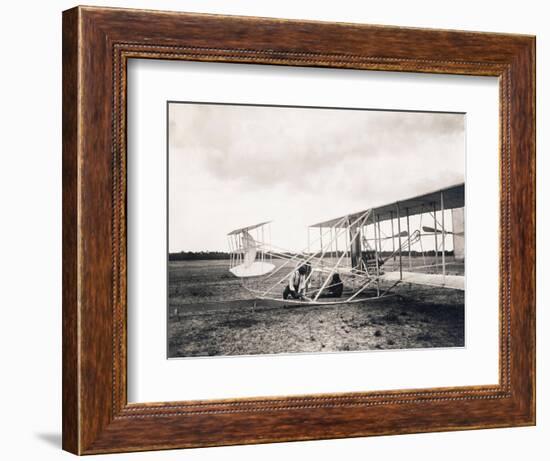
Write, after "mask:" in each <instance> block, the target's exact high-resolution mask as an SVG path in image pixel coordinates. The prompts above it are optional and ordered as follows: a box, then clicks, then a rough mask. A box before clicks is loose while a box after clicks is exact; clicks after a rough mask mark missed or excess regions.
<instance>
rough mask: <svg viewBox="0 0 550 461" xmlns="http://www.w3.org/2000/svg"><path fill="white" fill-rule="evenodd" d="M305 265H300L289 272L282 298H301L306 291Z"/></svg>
mask: <svg viewBox="0 0 550 461" xmlns="http://www.w3.org/2000/svg"><path fill="white" fill-rule="evenodd" d="M306 278H307V267H306V265H302V266H300V267H299V268H298V270H295V271H293V272H292V273H291V274H290V278H289V280H288V285H287V286H286V288H285V291H284V292H283V299H303V298H304V295H305V291H306Z"/></svg>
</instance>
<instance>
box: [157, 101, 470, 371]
mask: <svg viewBox="0 0 550 461" xmlns="http://www.w3.org/2000/svg"><path fill="white" fill-rule="evenodd" d="M170 104H182V105H195V104H196V105H207V106H229V107H269V108H281V109H319V110H342V111H348V110H349V111H355V112H360V111H367V112H383V113H388V112H391V113H395V112H396V113H409V114H445V115H463V116H464V117H466V115H467V113H466V112H464V111H444V110H418V109H382V108H372V107H343V106H308V105H299V104H267V103H266V104H260V103H234V102H211V101H187V100H186V101H183V100H177V99H174V100H167V101H166V204H165V206H166V266H165V270H166V333H167V334H166V359H167V360H196V359H212V358H227V359H229V358H233V357H243V356H245V357H258V356H263V357H270V356H273V355H276V356H283V355H287V356H297V355H304V354H308V355H309V354H339V353H342V352H343V351H337V350H329V351H323V352H279V353H257V354H238V355H214V356H209V355H204V356H194V355H192V356H181V357H179V356H175V357H170V354H169V338H168V329H169V326H170V274H169V265H170V260H169V257H170V248H169V246H170V230H169V228H170V127H169V125H170V124H169V120H170V118H169V117H170ZM464 130H466V127H464ZM464 136H466V131H464ZM463 155H464V160H463V163H464V166H466V147H464V152H463ZM465 179H466V178H464V180H465ZM463 307H464V319H466V302H465V301H464V305H463ZM464 328H466V326H465V327H464ZM465 347H466V334H465V335H464V344H463V345H461V346H432V347H415V348H403V349H391V350H392V351H398V350H403V351H410V350H429V349H464V348H465ZM373 350H374V349H357V350H351V351H346V352H345V353H350V352H351V353H361V352H367V351H370V352H372V351H373Z"/></svg>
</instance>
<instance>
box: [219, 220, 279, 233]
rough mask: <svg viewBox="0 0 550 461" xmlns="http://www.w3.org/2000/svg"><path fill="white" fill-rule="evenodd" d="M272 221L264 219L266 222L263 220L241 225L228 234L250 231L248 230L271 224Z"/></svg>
mask: <svg viewBox="0 0 550 461" xmlns="http://www.w3.org/2000/svg"><path fill="white" fill-rule="evenodd" d="M270 222H272V221H264V222H261V223H258V224H252V225H251V226H247V227H241V228H239V229H235V230H232V231H231V232H229V233H228V234H227V235H236V234H240V233H242V232H248V231H251V230H253V229H256V228H258V227H262V226H265V225H266V224H269V223H270Z"/></svg>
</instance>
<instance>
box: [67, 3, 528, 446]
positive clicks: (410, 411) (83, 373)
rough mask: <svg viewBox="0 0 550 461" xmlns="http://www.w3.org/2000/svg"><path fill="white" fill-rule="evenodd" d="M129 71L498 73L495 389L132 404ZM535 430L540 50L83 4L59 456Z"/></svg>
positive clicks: (73, 114)
mask: <svg viewBox="0 0 550 461" xmlns="http://www.w3.org/2000/svg"><path fill="white" fill-rule="evenodd" d="M131 58H145V59H169V60H192V61H217V62H231V63H254V64H258V65H261V64H276V65H283V66H313V67H328V68H345V69H368V70H385V71H407V72H423V73H436V74H459V75H485V76H496V77H498V78H499V82H500V166H501V167H500V168H501V170H500V178H501V193H500V211H501V213H500V251H501V261H500V332H499V338H500V350H499V367H500V368H499V370H500V371H499V373H500V380H499V384H498V385H495V386H471V387H451V388H445V389H441V388H437V389H417V390H414V391H410V390H409V391H406V390H403V391H391V392H385V391H384V392H365V393H345V394H330V395H310V396H308V395H302V396H297V397H282V396H281V397H277V396H276V397H270V398H262V399H257V398H247V399H235V400H210V401H208V400H207V401H190V402H185V401H184V402H163V403H154V404H128V402H127V398H126V370H127V364H126V353H127V351H126V309H127V306H126V221H125V213H126V208H125V204H126V157H125V155H126V102H127V101H126V98H127V95H126V64H127V61H128V60H129V59H131ZM533 424H535V38H534V37H532V36H520V35H508V34H495V33H477V32H475V33H474V32H458V31H447V30H426V29H412V28H411V29H410V28H400V27H386V26H372V25H357V24H333V23H321V22H311V21H289V20H279V19H265V18H249V17H224V16H216V15H201V14H186V13H172V12H158V11H140V10H126V9H110V8H94V7H77V8H73V9H71V10H68V11H65V12H64V13H63V448H64V449H65V450H67V451H70V452H72V453H76V454H93V453H109V452H124V451H139V450H156V449H169V448H182V447H205V446H214V445H234V444H246V443H267V442H278V441H290V440H311V439H327V438H337V437H359V436H371V435H384V434H404V433H414V432H431V431H445V430H465V429H478V428H494V427H509V426H527V425H533Z"/></svg>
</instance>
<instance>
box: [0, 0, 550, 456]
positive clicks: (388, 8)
mask: <svg viewBox="0 0 550 461" xmlns="http://www.w3.org/2000/svg"><path fill="white" fill-rule="evenodd" d="M87 3H88V4H97V5H101V4H106V3H107V0H105V3H104V2H96V1H93V0H89V1H88V2H87ZM74 4H75V3H73V2H71V1H49V2H38V1H36V2H34V3H33V2H28V1H27V2H5V3H4V4H3V6H2V13H1V15H0V36H1V41H0V43H1V44H2V57H3V60H2V72H1V73H0V80H1V84H0V126H1V128H2V129H1V131H0V162H1V163H0V306H1V310H0V313H1V315H2V317H1V320H0V346H1V348H0V350H1V351H2V355H1V357H2V368H1V370H2V379H1V380H0V394H1V395H2V400H3V402H2V409H1V410H0V433H1V434H2V437H1V440H2V444H1V445H0V450H1V452H0V453H1V457H2V458H3V459H10V460H11V459H41V460H50V459H69V458H70V456H71V455H69V454H67V453H64V452H61V450H60V445H61V11H62V10H63V9H67V8H70V7H72V6H73V5H74ZM108 4H109V6H124V7H135V8H156V9H167V10H180V11H200V12H209V13H224V14H243V15H255V16H273V17H284V18H296V19H318V20H328V21H346V22H363V23H374V24H392V25H403V26H417V27H434V28H453V29H465V30H485V31H494V32H517V33H528V34H536V35H537V48H538V52H537V60H538V72H537V74H538V75H537V82H538V90H537V93H538V95H537V106H538V111H537V112H538V122H537V127H538V130H537V132H538V143H537V144H538V152H539V155H538V168H537V169H538V173H539V175H538V179H537V182H538V186H539V187H538V199H537V206H538V211H539V216H538V250H539V256H538V270H537V274H538V275H537V278H538V322H537V323H538V328H537V329H538V335H537V336H538V405H537V408H538V425H537V427H531V428H519V429H497V430H484V431H468V432H454V433H441V434H419V435H407V436H393V437H376V438H368V439H348V440H330V441H319V442H301V443H286V444H271V445H256V446H245V447H231V448H209V449H201V450H187V451H177V450H176V451H167V452H160V453H139V454H126V455H119V456H118V457H117V459H136V460H138V459H139V460H141V459H143V460H146V459H155V460H165V459H166V460H168V459H179V460H182V459H183V460H201V461H202V460H213V459H227V460H233V459H239V460H248V459H250V460H253V459H254V460H256V459H266V460H270V459H274V460H275V459H281V458H283V459H284V458H287V459H308V458H312V459H327V460H329V459H335V458H337V459H347V458H361V459H364V458H366V457H369V458H370V459H385V460H393V459H400V458H403V457H405V458H406V459H407V460H408V461H413V460H422V461H428V460H441V459H445V460H446V461H451V460H461V461H462V460H465V459H469V458H472V459H478V458H481V457H482V456H483V457H486V458H491V459H499V460H501V461H505V460H516V459H533V460H542V459H547V456H548V454H547V452H548V451H549V448H548V445H549V442H548V438H549V437H550V404H549V402H550V399H549V398H548V392H550V374H549V371H548V370H549V367H548V365H547V364H545V361H548V356H549V353H550V351H549V349H550V341H549V340H548V338H545V337H544V334H545V333H546V330H547V328H548V326H550V325H549V324H548V322H549V317H548V315H545V312H544V311H545V309H544V307H545V294H546V293H544V289H543V280H544V272H545V266H546V265H547V264H548V263H547V262H546V264H545V260H546V261H547V260H548V258H549V257H550V252H549V251H548V247H545V245H544V242H543V240H542V236H543V234H544V233H548V232H550V228H549V224H550V223H549V219H548V218H545V216H544V215H543V214H542V210H543V208H544V203H545V201H546V200H545V195H548V193H550V181H546V184H545V185H544V184H543V180H542V178H543V177H544V175H545V174H550V172H548V171H546V170H547V169H548V165H547V162H548V161H547V160H546V161H545V159H544V158H543V155H542V153H543V152H545V150H546V148H547V146H548V143H549V141H548V140H549V139H550V137H549V136H548V135H547V133H546V132H545V131H544V130H543V127H548V126H549V124H550V116H549V115H548V114H549V111H550V96H549V94H548V90H547V88H546V87H545V85H544V82H545V81H548V78H549V77H550V75H549V74H550V72H549V71H550V43H549V42H550V30H549V29H548V23H549V20H550V15H549V14H548V12H547V11H546V5H545V2H541V1H536V0H523V1H521V2H517V1H515V2H509V1H503V0H501V1H490V2H480V1H471V0H462V1H461V2H452V3H451V2H440V1H422V0H417V1H414V2H410V1H407V0H399V1H397V0H395V1H386V2H358V1H353V0H340V1H338V2H333V1H317V2H305V1H303V2H296V1H290V0H289V1H283V0H277V1H275V0H271V1H264V2H258V1H254V0H232V1H230V2H229V1H222V0H218V1H216V0H181V1H169V0H160V1H155V2H153V1H152V0H150V1H145V0H141V1H140V0H134V1H115V0H110V1H108ZM100 458H102V457H99V458H97V459H100Z"/></svg>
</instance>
